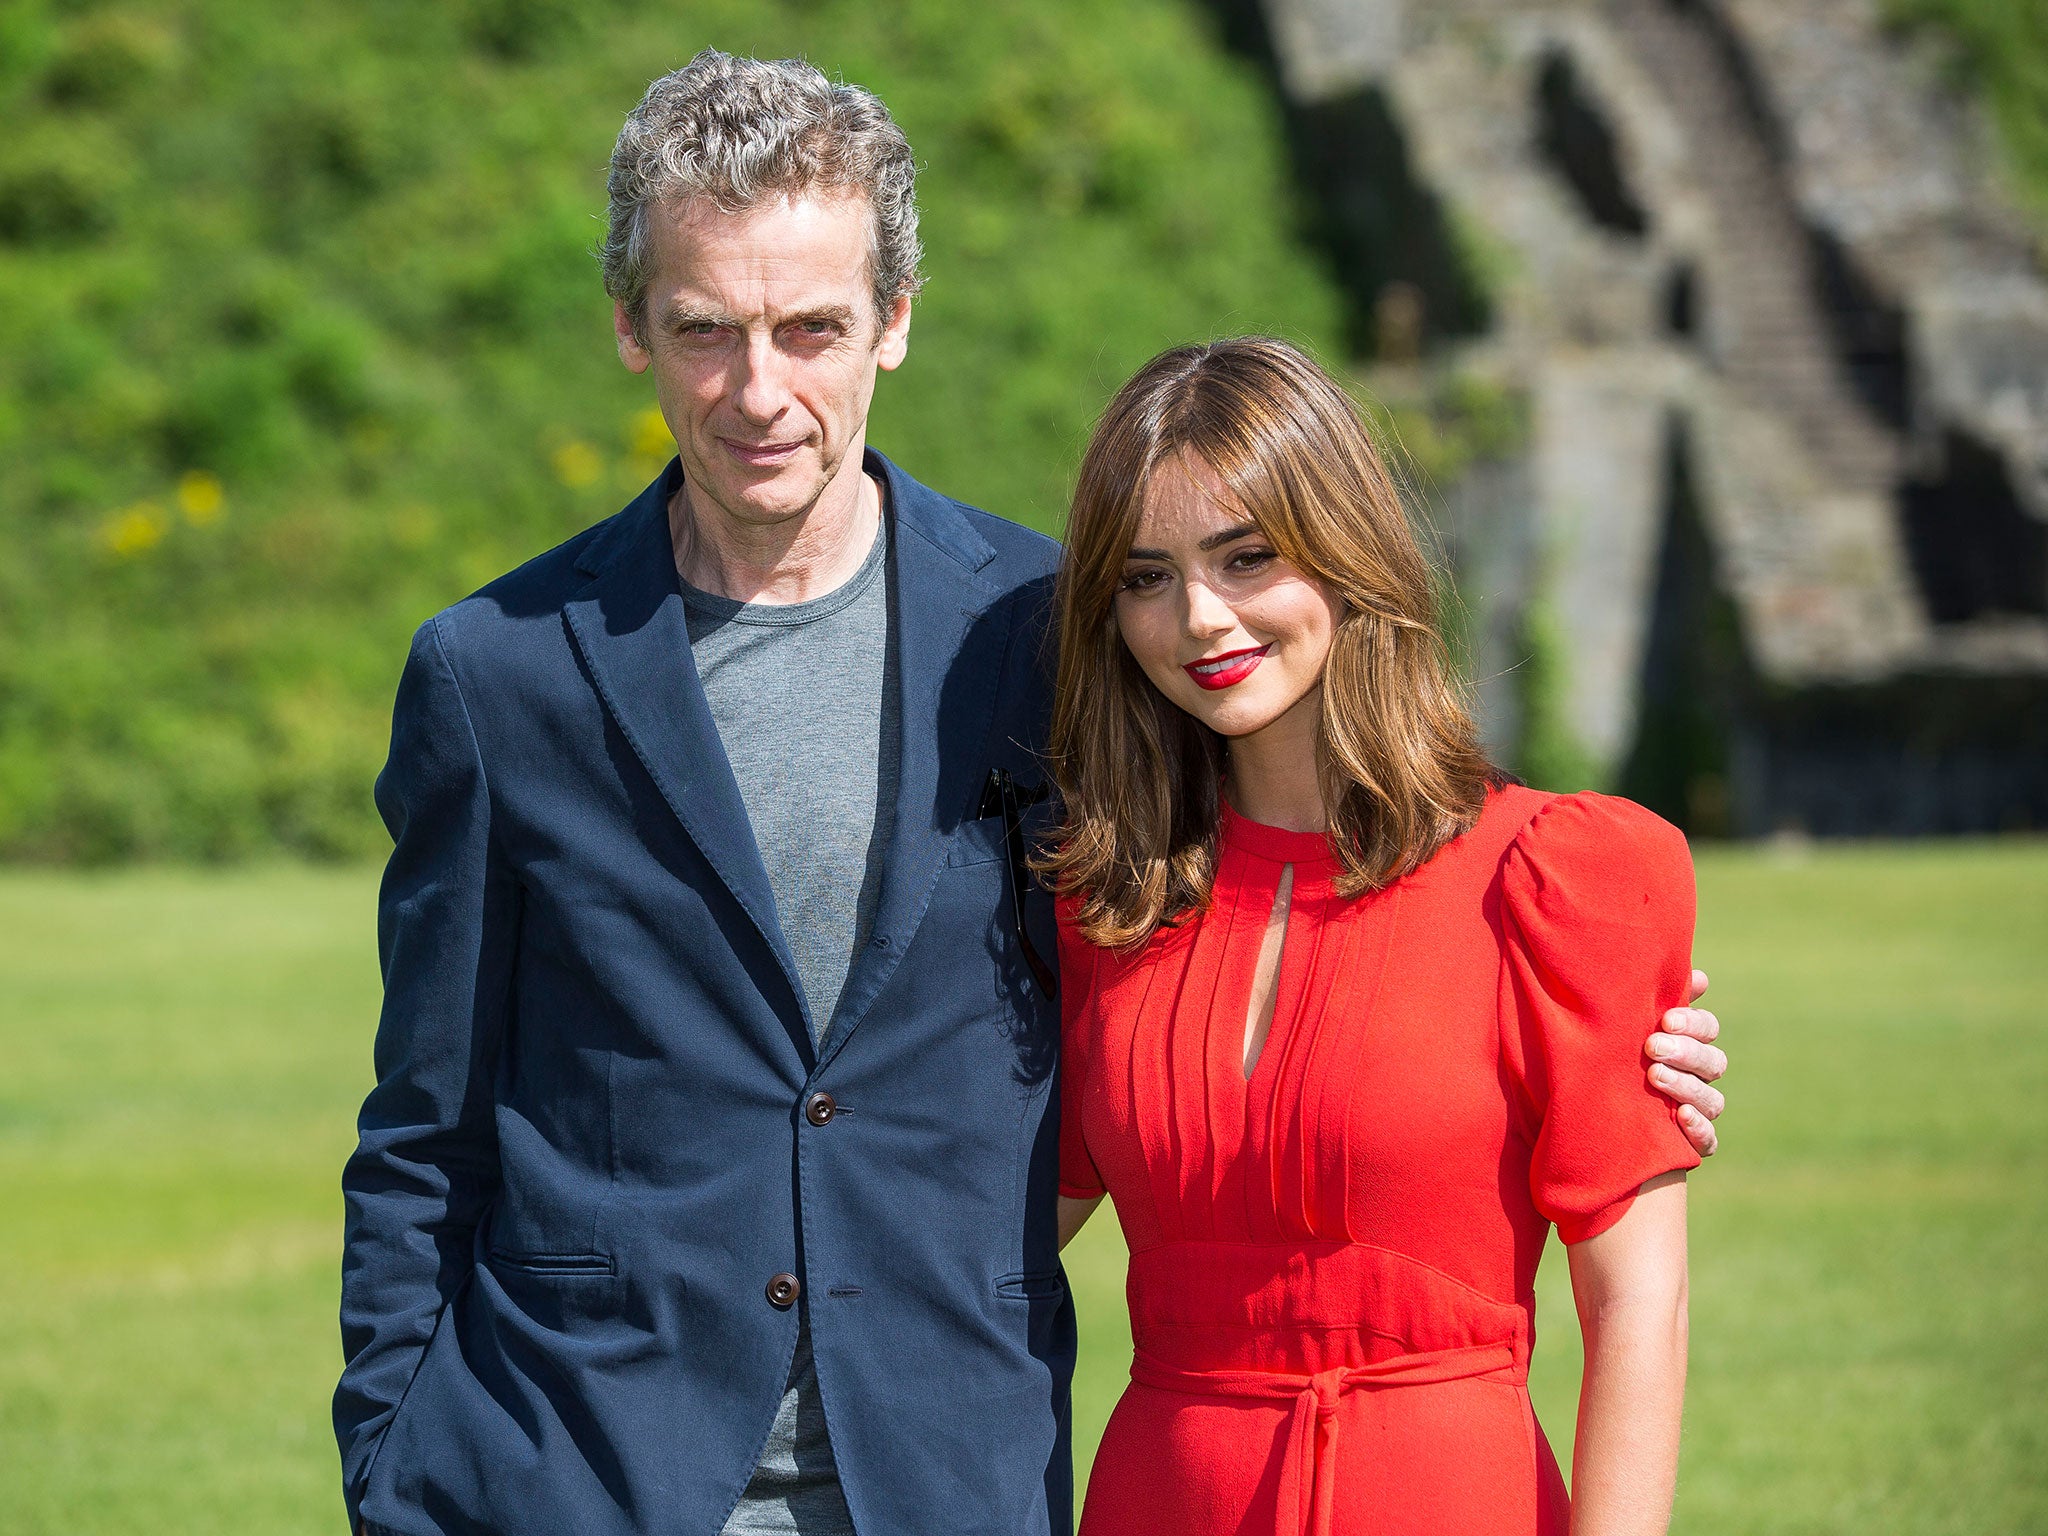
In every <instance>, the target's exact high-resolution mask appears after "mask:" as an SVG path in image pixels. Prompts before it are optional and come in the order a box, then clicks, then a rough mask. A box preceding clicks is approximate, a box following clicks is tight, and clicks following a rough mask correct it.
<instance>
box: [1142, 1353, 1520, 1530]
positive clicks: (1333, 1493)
mask: <svg viewBox="0 0 2048 1536" xmlns="http://www.w3.org/2000/svg"><path fill="white" fill-rule="evenodd" d="M1514 1364H1515V1350H1514V1346H1513V1345H1512V1344H1510V1343H1507V1342H1505V1341H1503V1342H1501V1343H1498V1344H1471V1345H1466V1346H1464V1347H1463V1348H1459V1349H1435V1350H1429V1351H1426V1352H1423V1353H1419V1354H1412V1355H1396V1356H1394V1357H1393V1358H1392V1359H1390V1360H1376V1361H1374V1362H1373V1363H1372V1364H1371V1365H1353V1366H1336V1367H1333V1368H1332V1369H1330V1370H1327V1371H1317V1372H1316V1373H1315V1374H1314V1375H1312V1376H1301V1375H1295V1374H1292V1373H1289V1372H1285V1371H1238V1370H1221V1371H1197V1370H1190V1369H1188V1368H1186V1367H1183V1366H1178V1365H1168V1364H1167V1363H1166V1362H1164V1361H1162V1360H1160V1359H1158V1358H1157V1357H1156V1356H1153V1355H1149V1354H1147V1353H1146V1352H1145V1351H1144V1350H1142V1349H1141V1350H1139V1351H1138V1352H1137V1353H1136V1354H1135V1355H1134V1356H1132V1359H1131V1380H1133V1381H1135V1382H1137V1383H1138V1384H1139V1385H1140V1386H1146V1387H1157V1388H1159V1389H1161V1390H1162V1391H1166V1392H1184V1393H1187V1394H1189V1395H1191V1396H1195V1397H1235V1398H1241V1399H1245V1400H1248V1401H1252V1402H1291V1404H1292V1411H1291V1412H1290V1413H1289V1415H1288V1419H1287V1452H1286V1461H1285V1468H1286V1470H1285V1472H1284V1473H1283V1474H1282V1478H1281V1484H1280V1499H1279V1507H1278V1510H1277V1515H1278V1518H1277V1519H1276V1520H1275V1521H1274V1536H1336V1529H1337V1526H1336V1521H1337V1513H1336V1511H1337V1444H1338V1439H1339V1436H1340V1434H1341V1432H1342V1429H1343V1424H1342V1422H1341V1420H1340V1419H1339V1418H1338V1409H1339V1407H1340V1406H1341V1405H1342V1403H1343V1400H1344V1394H1345V1393H1346V1392H1350V1391H1360V1390H1379V1389H1383V1388H1387V1387H1421V1386H1430V1385H1433V1384H1435V1383H1438V1382H1445V1381H1465V1380H1469V1379H1471V1378H1473V1377H1475V1376H1490V1375H1492V1374H1494V1373H1495V1372H1496V1371H1503V1370H1512V1369H1513V1368H1514Z"/></svg>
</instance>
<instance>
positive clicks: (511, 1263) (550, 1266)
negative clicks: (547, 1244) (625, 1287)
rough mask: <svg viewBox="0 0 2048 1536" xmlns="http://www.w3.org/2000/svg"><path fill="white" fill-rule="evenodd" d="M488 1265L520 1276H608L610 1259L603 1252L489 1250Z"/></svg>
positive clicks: (611, 1265)
mask: <svg viewBox="0 0 2048 1536" xmlns="http://www.w3.org/2000/svg"><path fill="white" fill-rule="evenodd" d="M491 1263H492V1264H494V1265H496V1266H497V1267H498V1268H500V1269H516V1270H518V1271H519V1272H520V1273H521V1274H523V1275H571V1276H574V1275H610V1274H612V1273H613V1272H614V1266H613V1264H612V1260H611V1256H610V1255H609V1254H603V1253H508V1252H507V1251H505V1250H504V1249H502V1248H493V1249H492V1250H491Z"/></svg>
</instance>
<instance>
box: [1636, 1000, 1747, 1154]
mask: <svg viewBox="0 0 2048 1536" xmlns="http://www.w3.org/2000/svg"><path fill="white" fill-rule="evenodd" d="M1706 990H1707V973H1706V972H1705V971H1694V972H1693V973H1692V988H1691V991H1692V1001H1693V1002H1695V1003H1696V1002H1698V1001H1699V1000H1700V999H1701V998H1702V997H1703V996H1705V995H1706ZM1720 1033H1721V1021H1720V1020H1719V1019H1717V1018H1715V1017H1714V1016H1713V1015H1712V1014H1711V1013H1709V1012H1707V1010H1706V1009H1704V1008H1673V1009H1670V1010H1669V1011H1667V1012H1666V1013H1665V1015H1664V1019H1663V1029H1662V1031H1661V1032H1660V1033H1657V1034H1654V1035H1652V1036H1650V1041H1649V1044H1648V1045H1647V1046H1646V1047H1645V1050H1646V1051H1647V1052H1648V1054H1649V1057H1650V1063H1651V1065H1650V1068H1649V1079H1650V1086H1651V1087H1652V1088H1654V1089H1656V1090H1657V1091H1658V1092H1659V1093H1661V1094H1663V1095H1664V1097H1665V1098H1667V1099H1670V1100H1672V1101H1673V1102H1674V1103H1676V1104H1677V1105H1678V1125H1679V1129H1680V1130H1682V1131H1684V1132H1685V1135H1686V1139H1687V1140H1688V1141H1690V1142H1691V1143H1692V1144H1693V1146H1694V1148H1695V1149H1697V1150H1698V1152H1699V1154H1700V1156H1702V1157H1712V1156H1713V1155H1714V1151H1715V1149H1716V1148H1717V1147H1719V1146H1720V1144H1721V1143H1720V1138H1719V1137H1718V1136H1716V1135H1715V1134H1714V1121H1715V1120H1717V1119H1718V1118H1720V1114H1721V1111H1722V1110H1724V1109H1726V1108H1727V1107H1728V1101H1727V1099H1726V1098H1725V1097H1724V1096H1723V1095H1722V1093H1721V1091H1720V1090H1719V1089H1718V1088H1715V1087H1713V1086H1712V1084H1713V1083H1714V1082H1715V1081H1716V1080H1717V1079H1718V1078H1719V1077H1720V1076H1721V1074H1722V1073H1724V1072H1726V1071H1727V1070H1728V1055H1727V1053H1726V1052H1725V1051H1722V1050H1721V1049H1719V1048H1718V1047H1717V1046H1716V1045H1715V1044H1714V1041H1715V1040H1716V1039H1717V1038H1718V1037H1719V1036H1720Z"/></svg>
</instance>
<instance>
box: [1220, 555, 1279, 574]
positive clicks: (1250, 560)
mask: <svg viewBox="0 0 2048 1536" xmlns="http://www.w3.org/2000/svg"><path fill="white" fill-rule="evenodd" d="M1273 558H1274V555H1273V551H1272V550H1270V549H1241V550H1239V551H1238V552H1237V553H1236V554H1234V555H1232V556H1231V557H1230V568H1231V569H1232V570H1234V571H1239V572H1250V571H1256V570H1259V569H1261V568H1263V567H1264V566H1265V565H1267V564H1268V563H1269V562H1271V561H1272V559H1273Z"/></svg>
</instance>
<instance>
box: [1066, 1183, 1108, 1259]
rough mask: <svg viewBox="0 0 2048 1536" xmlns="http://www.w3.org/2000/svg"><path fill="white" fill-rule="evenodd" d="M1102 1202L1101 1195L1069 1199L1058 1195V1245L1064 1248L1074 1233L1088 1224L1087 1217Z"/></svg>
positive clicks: (1091, 1214)
mask: <svg viewBox="0 0 2048 1536" xmlns="http://www.w3.org/2000/svg"><path fill="white" fill-rule="evenodd" d="M1100 1204H1102V1196H1100V1195H1097V1196H1096V1197H1095V1198H1094V1199H1093V1200H1069V1199H1068V1198H1067V1197H1066V1196H1065V1195H1061V1196H1060V1247H1062V1248H1065V1247H1066V1246H1067V1244H1069V1243H1071V1242H1072V1241H1073V1240H1074V1234H1075V1233H1076V1232H1078V1231H1080V1230H1081V1229H1082V1228H1083V1227H1085V1226H1087V1225H1088V1218H1089V1217H1090V1216H1093V1215H1094V1214H1095V1207H1097V1206H1098V1205H1100Z"/></svg>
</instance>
